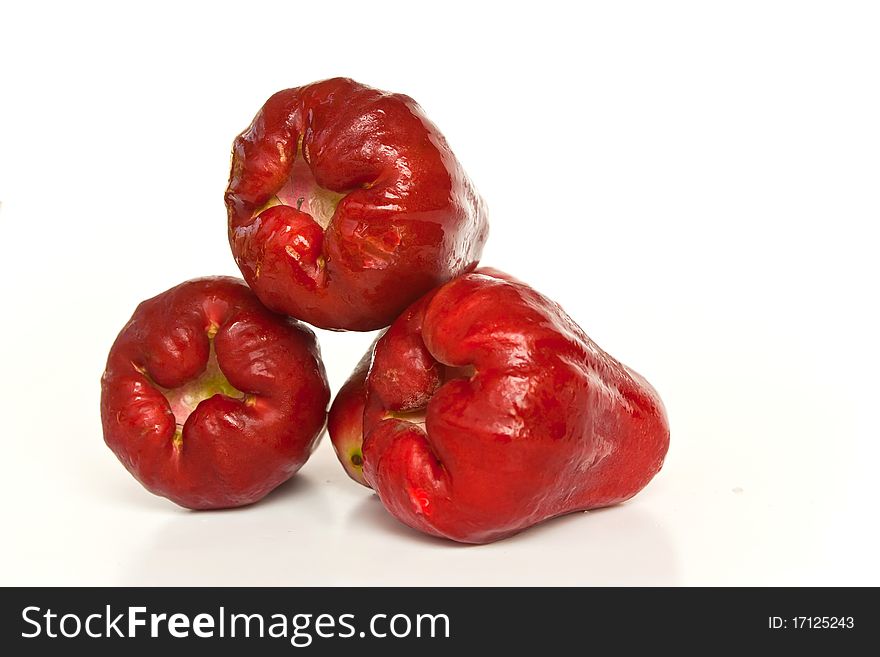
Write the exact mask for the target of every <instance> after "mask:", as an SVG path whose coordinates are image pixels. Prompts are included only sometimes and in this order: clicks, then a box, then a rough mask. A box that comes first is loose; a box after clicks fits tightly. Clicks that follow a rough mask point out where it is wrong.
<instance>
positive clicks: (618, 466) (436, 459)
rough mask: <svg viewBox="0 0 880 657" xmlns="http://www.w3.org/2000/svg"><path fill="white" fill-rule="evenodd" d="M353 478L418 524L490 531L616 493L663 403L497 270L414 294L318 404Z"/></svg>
mask: <svg viewBox="0 0 880 657" xmlns="http://www.w3.org/2000/svg"><path fill="white" fill-rule="evenodd" d="M329 427H330V436H331V439H332V441H333V445H334V447H335V448H336V451H337V454H338V456H339V458H340V460H341V461H342V463H343V465H344V466H345V468H346V470H347V471H348V472H349V474H350V475H351V476H352V477H353V478H354V479H355V480H357V481H359V482H361V483H364V484H366V485H368V486H371V487H372V488H373V489H374V490H375V491H376V492H377V493H378V495H379V498H380V499H381V500H382V503H383V504H384V505H385V507H386V508H387V509H388V511H390V512H391V513H392V514H393V515H394V516H395V517H397V518H398V519H399V520H401V521H402V522H404V523H406V524H407V525H409V526H410V527H414V528H416V529H419V530H421V531H423V532H426V533H428V534H433V535H436V536H443V537H447V538H451V539H453V540H456V541H462V542H466V543H487V542H490V541H494V540H498V539H501V538H504V537H506V536H509V535H511V534H514V533H516V532H518V531H520V530H522V529H525V528H527V527H530V526H531V525H534V524H535V523H538V522H541V521H542V520H545V519H547V518H552V517H553V516H558V515H561V514H564V513H569V512H572V511H580V510H586V509H595V508H597V507H604V506H609V505H612V504H616V503H618V502H622V501H624V500H626V499H628V498H630V497H632V496H633V495H635V494H636V493H638V492H639V491H640V490H641V489H642V488H643V487H644V486H645V485H646V484H647V483H648V482H649V481H650V480H651V478H652V477H653V476H654V475H655V474H656V473H657V472H658V471H659V470H660V467H661V466H662V464H663V459H664V457H665V455H666V451H667V449H668V446H669V427H668V424H667V421H666V414H665V411H664V409H663V404H662V402H661V401H660V398H659V397H658V395H657V393H656V392H655V391H654V389H653V388H652V387H651V386H650V385H649V384H648V382H647V381H645V379H643V378H642V377H641V376H639V375H638V374H636V373H635V372H633V371H632V370H630V369H629V368H628V367H626V366H625V365H623V364H621V363H620V362H618V361H617V360H615V359H614V358H612V357H611V356H609V355H608V354H606V353H605V352H604V351H602V350H601V349H600V348H599V347H598V346H597V345H596V344H595V343H594V342H593V341H592V340H590V338H589V337H587V335H586V334H585V333H584V332H583V331H582V330H581V329H580V327H578V326H577V325H576V324H575V323H574V322H573V321H572V320H571V319H570V318H569V317H568V315H566V314H565V312H563V310H562V309H561V308H560V307H559V306H558V305H557V304H555V303H553V302H552V301H550V300H549V299H547V298H546V297H544V296H542V295H541V294H539V293H538V292H536V291H535V290H533V289H532V288H530V287H528V286H527V285H525V284H523V283H520V282H518V281H516V280H513V279H511V278H510V277H508V276H506V275H505V274H501V273H500V272H496V271H493V270H488V269H482V270H478V271H477V272H474V273H470V274H466V275H464V276H460V277H459V278H456V279H455V280H453V281H451V282H449V283H447V284H445V285H443V286H441V287H440V288H439V289H437V290H434V291H433V292H431V293H429V294H427V295H426V296H425V297H423V298H422V299H420V300H419V301H418V302H416V303H415V304H413V305H412V306H410V307H409V308H408V309H407V310H406V311H405V312H404V313H403V314H402V315H401V316H400V317H399V318H398V319H397V320H396V321H395V322H394V323H393V324H392V325H391V327H390V328H389V329H388V331H387V333H385V335H384V336H382V337H381V338H380V339H379V340H378V341H377V342H376V343H375V345H374V346H373V348H372V349H371V350H370V353H368V355H367V356H366V357H365V358H364V360H363V361H361V364H360V366H359V367H358V368H357V369H356V371H355V373H354V374H353V375H352V377H351V379H349V382H348V383H347V384H346V385H345V386H344V387H343V389H342V390H341V392H340V394H339V396H338V397H337V399H336V400H335V401H334V403H333V406H332V408H331V410H330V420H329Z"/></svg>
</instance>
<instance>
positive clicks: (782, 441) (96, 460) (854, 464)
mask: <svg viewBox="0 0 880 657" xmlns="http://www.w3.org/2000/svg"><path fill="white" fill-rule="evenodd" d="M192 5H193V6H188V5H187V4H185V3H178V2H176V3H171V4H169V5H161V4H159V3H148V4H145V5H142V8H140V9H133V8H131V7H129V6H128V5H126V4H124V3H116V4H109V3H108V4H107V5H103V6H96V5H83V3H65V4H61V3H59V4H57V5H44V4H43V3H38V2H28V3H15V4H13V3H5V4H4V5H3V8H2V9H0V94H2V102H0V201H2V207H0V231H2V233H0V234H2V237H0V240H2V241H0V245H2V255H0V280H2V286H3V287H2V292H3V293H2V307H0V313H2V315H0V318H2V322H0V371H2V377H0V422H2V424H0V441H2V442H0V504H2V515H0V523H2V530H0V535H2V538H0V543H2V544H0V583H2V584H4V585H6V584H217V585H220V584H270V585H272V584H279V585H280V584H292V585H295V584H315V585H318V584H675V585H678V584H697V585H704V584H733V585H739V584H766V585H778V584H822V585H824V584H873V585H878V584H880V567H878V560H877V554H878V552H880V540H878V511H877V502H878V494H877V487H876V482H877V471H878V463H880V448H878V431H877V422H878V420H877V417H878V413H877V408H878V406H877V395H878V384H877V374H876V373H877V370H878V364H880V363H878V360H880V359H878V347H877V341H878V322H877V312H876V310H877V303H878V294H877V283H878V280H880V277H878V273H880V272H878V264H877V248H878V240H877V237H878V233H877V222H878V219H880V189H878V181H880V85H878V73H880V70H878V69H880V39H878V34H880V20H878V18H880V16H878V9H877V6H876V4H872V3H867V2H866V3H856V2H825V3H820V2H767V1H762V2H723V3H718V2H713V3H707V2H670V3H655V2H645V3H636V2H617V3H553V2H547V1H544V2H540V3H533V4H532V3H530V4H521V5H520V4H516V3H498V2H491V3H477V2H472V1H471V2H466V3H461V4H457V3H454V2H449V1H448V0H446V1H444V2H442V3H436V4H435V5H433V6H432V7H430V8H429V7H428V6H427V5H423V3H416V2H403V3H383V2H369V3H365V2H358V3H351V4H341V3H331V2H326V1H325V2H296V3H294V2H286V3H279V4H262V3H257V2H244V3H242V2H237V3H231V4H221V3H210V4H209V3H205V4H204V5H201V6H196V3H192ZM335 75H348V76H351V77H354V78H355V79H358V80H360V81H363V82H365V83H368V84H371V85H373V86H377V87H380V88H384V89H390V90H394V91H401V92H405V93H408V94H409V95H411V96H413V97H414V98H416V99H417V100H418V101H419V102H420V104H421V105H422V106H423V107H424V109H425V110H426V112H427V113H428V115H429V116H430V117H431V118H432V119H433V120H434V121H435V122H436V123H437V124H438V125H439V126H440V128H441V129H442V130H443V131H444V133H445V134H446V136H447V138H448V140H449V142H450V143H451V145H452V147H453V149H454V150H455V152H456V153H457V155H458V156H459V158H460V160H461V161H462V163H463V164H464V166H465V167H466V169H467V170H468V171H469V173H470V174H471V176H472V177H473V179H474V181H475V182H476V183H477V186H478V187H479V189H480V191H481V192H482V194H483V195H484V197H485V198H486V200H487V202H488V204H489V207H490V212H491V238H490V241H489V243H488V245H487V248H486V251H485V256H484V259H483V262H484V263H485V264H487V265H492V266H495V267H498V268H501V269H504V270H507V271H508V272H510V273H512V274H514V275H516V276H517V277H519V278H521V279H523V280H525V281H527V282H529V283H531V284H532V285H533V286H535V287H536V288H537V289H539V290H541V291H542V292H544V293H545V294H547V295H549V296H550V297H552V298H553V299H555V300H557V301H559V302H561V303H562V305H563V306H564V307H565V308H566V309H567V310H568V312H569V313H570V314H571V315H572V316H573V317H574V318H575V320H576V321H578V322H579V323H580V324H581V325H582V326H583V327H584V328H585V330H586V331H587V332H588V333H589V334H590V335H591V336H592V337H593V338H594V339H595V340H596V341H597V342H598V343H599V344H600V345H602V346H603V347H604V348H605V349H606V350H608V351H609V352H610V353H612V354H613V355H615V356H616V357H618V358H619V359H621V360H623V361H624V362H626V363H627V364H629V365H631V366H632V367H634V368H635V369H637V370H639V371H640V372H642V373H643V374H644V375H645V376H646V377H647V378H648V379H649V380H650V381H651V382H652V383H653V384H654V385H655V386H656V387H657V389H658V390H659V391H660V393H661V395H662V397H663V399H664V400H665V402H666V405H667V408H668V412H669V417H670V421H671V427H672V444H671V450H670V452H669V457H668V460H667V464H666V466H665V467H664V469H663V471H662V472H661V473H660V475H659V476H658V477H657V478H656V479H655V480H654V482H653V483H651V485H650V486H649V487H648V488H647V489H645V490H644V491H643V492H642V493H641V494H640V495H639V496H638V497H636V498H634V499H633V500H632V501H630V502H629V503H627V504H625V505H622V506H620V507H617V508H613V509H608V510H603V511H599V512H595V513H588V514H574V515H571V516H568V517H565V518H562V519H558V520H555V521H552V522H548V523H545V524H544V525H542V526H540V527H537V528H534V529H532V530H529V531H526V532H524V533H522V534H520V535H518V536H516V537H514V538H512V539H509V540H506V541H502V542H500V543H497V544H494V545H491V546H486V547H463V546H458V545H455V544H452V543H449V542H446V541H442V540H437V539H431V538H427V537H423V536H421V535H419V534H417V533H415V532H413V531H411V530H409V529H407V528H406V527H404V526H402V525H399V524H398V523H397V522H396V521H395V520H394V519H393V518H391V517H390V516H389V515H388V514H387V513H386V512H385V511H384V510H383V508H382V506H381V504H380V503H379V502H378V500H377V499H376V498H375V497H374V496H372V495H371V493H370V492H369V491H368V490H366V489H363V488H360V487H358V486H357V485H355V484H354V483H351V482H350V481H349V480H348V479H347V478H346V476H345V474H344V473H343V471H342V469H341V468H340V467H339V466H338V464H337V463H336V461H335V457H334V456H333V453H332V450H331V448H330V443H329V441H328V440H326V438H325V440H324V441H323V443H322V444H321V446H320V447H319V449H318V451H317V452H316V453H315V455H314V456H313V458H312V460H311V461H309V463H308V464H307V465H306V466H305V467H304V468H303V470H302V471H301V473H300V474H298V475H297V476H296V477H295V478H294V480H293V481H291V482H290V483H289V484H287V485H285V486H283V487H282V488H280V489H279V490H278V491H277V492H276V493H274V494H272V495H271V496H270V497H268V498H267V499H266V500H264V501H263V502H262V503H260V504H257V505H256V506H253V507H251V508H247V509H241V510H235V511H227V512H211V513H194V512H188V511H185V510H182V509H179V508H177V507H175V506H174V505H173V504H171V503H169V502H167V501H166V500H163V499H160V498H157V497H153V496H151V495H150V494H148V493H147V492H145V491H144V490H143V489H141V487H140V486H139V485H138V484H137V483H136V482H135V481H134V480H133V479H132V478H131V477H130V476H129V475H128V474H127V473H126V472H125V470H124V469H123V468H122V467H121V466H120V465H119V463H118V462H117V461H116V459H115V457H114V456H113V455H112V454H111V452H110V451H109V450H108V449H107V448H106V447H105V445H104V443H103V440H102V437H101V425H100V419H99V405H98V402H99V393H100V390H99V378H100V375H101V372H102V369H103V365H104V359H105V358H106V354H107V351H108V349H109V347H110V345H111V344H112V342H113V339H114V338H115V336H116V333H117V332H118V331H119V329H120V328H121V327H122V325H123V324H124V323H125V321H126V320H127V319H128V317H129V316H130V314H131V312H132V311H133V310H134V307H135V306H136V304H137V303H138V302H139V301H140V300H142V299H144V298H146V297H149V296H152V295H154V294H156V293H158V292H161V291H163V290H165V289H166V288H168V287H170V286H172V285H175V284H177V283H179V282H181V281H183V280H185V279H188V278H191V277H195V276H201V275H206V274H235V273H237V270H236V268H235V264H234V262H233V260H232V258H231V256H230V253H229V248H228V245H227V242H226V228H225V211H224V206H223V190H224V187H225V184H226V178H227V174H228V166H229V149H230V144H231V141H232V139H233V137H234V136H235V135H236V134H237V133H238V132H239V131H240V130H242V129H243V128H244V127H245V126H246V125H247V124H248V122H249V121H250V119H251V118H252V116H253V114H254V113H255V112H256V111H257V109H258V108H259V107H260V105H261V104H262V103H263V101H264V100H265V99H266V98H267V97H268V96H269V95H270V94H271V93H273V92H274V91H276V90H278V89H281V88H285V87H290V86H297V85H300V84H304V83H307V82H310V81H313V80H316V79H321V78H325V77H331V76H335ZM319 337H320V340H321V344H322V348H323V352H324V357H325V361H326V365H327V370H328V373H329V377H330V382H331V386H332V387H333V389H334V391H335V389H336V388H338V386H339V385H340V384H341V383H342V382H343V381H344V379H345V378H346V377H347V375H348V373H349V371H350V369H351V368H352V367H353V366H354V364H355V363H356V361H357V360H358V359H359V357H360V356H361V354H362V352H363V350H364V349H365V348H366V347H367V345H368V344H369V343H370V342H371V340H372V336H371V335H369V334H330V333H327V332H319Z"/></svg>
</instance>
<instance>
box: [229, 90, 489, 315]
mask: <svg viewBox="0 0 880 657" xmlns="http://www.w3.org/2000/svg"><path fill="white" fill-rule="evenodd" d="M226 206H227V210H228V215H229V242H230V245H231V247H232V252H233V255H234V256H235V261H236V262H237V263H238V266H239V268H240V269H241V271H242V274H243V275H244V278H245V280H246V281H247V282H248V285H250V287H251V288H252V289H253V290H254V292H255V293H256V295H257V296H258V297H259V298H260V300H261V301H262V302H263V303H264V304H265V305H266V306H268V307H269V308H271V309H272V310H275V311H277V312H281V313H285V314H287V315H291V316H293V317H297V318H298V319H302V320H304V321H306V322H309V323H310V324H314V325H315V326H320V327H321V328H328V329H346V330H356V331H367V330H372V329H377V328H381V327H383V326H387V325H388V324H390V323H391V322H392V321H393V320H394V318H395V317H397V315H398V314H399V313H400V312H401V311H402V310H403V309H404V308H406V307H407V306H408V305H409V304H410V303H411V302H412V301H414V300H415V299H417V298H418V297H419V296H421V295H422V294H424V293H425V292H427V291H429V290H430V289H432V288H433V287H435V286H437V285H439V284H440V283H442V282H444V281H446V280H449V279H450V278H453V277H454V276H457V275H458V274H460V273H462V272H465V271H468V270H470V269H472V268H473V267H475V266H476V263H477V261H478V260H479V258H480V254H481V252H482V249H483V243H484V242H485V241H486V236H487V232H488V224H487V219H486V210H485V207H484V205H483V202H482V201H481V199H480V197H479V195H478V194H477V192H476V191H475V189H474V186H473V185H472V184H471V182H470V180H469V179H468V177H467V175H466V174H465V172H464V171H463V170H462V168H461V166H460V165H459V163H458V160H456V158H455V155H453V153H452V151H451V150H450V148H449V146H448V144H447V143H446V140H445V139H444V138H443V135H441V134H440V131H439V130H438V129H437V127H436V126H435V125H434V124H433V123H431V122H430V121H429V120H428V118H427V117H426V116H425V114H424V112H422V110H421V108H420V107H419V106H418V105H417V104H416V103H415V101H413V100H412V99H411V98H409V97H407V96H403V95H400V94H392V93H387V92H384V91H379V90H377V89H372V88H370V87H366V86H364V85H361V84H358V83H357V82H354V81H352V80H348V79H344V78H335V79H332V80H325V81H323V82H316V83H314V84H309V85H306V86H303V87H297V88H295V89H287V90H284V91H279V92H278V93H276V94H275V95H274V96H272V97H271V98H269V100H267V101H266V104H265V105H264V106H263V107H262V109H261V110H260V111H259V112H258V113H257V115H256V117H255V118H254V120H253V123H251V125H250V127H249V128H248V129H247V130H245V131H244V132H243V133H242V134H241V135H239V136H238V138H237V139H236V140H235V144H234V146H233V153H232V172H231V175H230V179H229V188H228V189H227V191H226Z"/></svg>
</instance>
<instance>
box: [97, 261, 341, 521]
mask: <svg viewBox="0 0 880 657" xmlns="http://www.w3.org/2000/svg"><path fill="white" fill-rule="evenodd" d="M101 391H102V394H101V418H102V421H103V425H104V440H105V441H106V443H107V445H108V446H109V447H110V449H112V450H113V452H114V453H115V454H116V456H117V457H118V458H119V460H120V461H122V464H123V465H124V466H125V467H126V468H127V469H128V471H129V472H131V474H132V475H134V477H135V478H136V479H137V480H138V481H140V482H141V483H142V484H143V485H144V486H145V487H146V488H147V489H148V490H149V491H151V492H153V493H155V494H157V495H162V496H164V497H167V498H168V499H170V500H172V501H174V502H176V503H177V504H180V505H181V506H185V507H188V508H191V509H220V508H226V507H235V506H241V505H244V504H251V503H252V502H256V501H257V500H259V499H261V498H262V497H263V496H264V495H266V494H267V493H268V492H269V491H271V490H272V489H273V488H275V487H276V486H278V485H279V484H281V483H283V482H284V481H286V480H287V479H289V478H290V477H291V476H292V475H293V474H294V473H295V472H296V471H297V470H299V468H300V467H301V466H302V465H303V463H305V462H306V459H308V457H309V454H310V453H311V451H312V449H313V448H314V446H315V444H316V443H317V440H318V438H319V436H320V434H321V431H322V430H323V427H324V420H325V412H326V408H327V402H328V400H329V389H328V387H327V379H326V376H325V373H324V366H323V364H322V362H321V358H320V354H319V351H318V345H317V343H316V341H315V336H314V335H313V334H312V332H311V331H310V330H309V329H307V328H305V327H304V326H303V325H302V324H300V323H299V322H297V321H295V320H292V319H288V318H285V317H282V316H280V315H276V314H274V313H272V312H270V311H269V310H267V309H266V308H265V307H263V305H262V304H260V302H259V301H258V300H257V298H256V297H255V296H254V294H253V293H252V292H251V291H250V290H249V289H248V288H247V286H246V285H245V284H244V283H243V282H242V281H240V280H238V279H234V278H225V277H216V278H202V279H196V280H192V281H188V282H186V283H182V284H181V285H178V286H177V287H174V288H171V289H170V290H168V291H167V292H163V293H162V294H160V295H158V296H156V297H153V298H152V299H149V300H147V301H144V302H143V303H141V304H140V305H139V306H138V308H137V310H135V313H134V315H133V316H132V318H131V320H129V322H128V324H126V325H125V328H123V329H122V332H121V333H120V334H119V337H117V338H116V342H115V343H114V344H113V347H112V349H111V350H110V356H109V357H108V359H107V369H106V371H105V372H104V376H103V378H102V379H101Z"/></svg>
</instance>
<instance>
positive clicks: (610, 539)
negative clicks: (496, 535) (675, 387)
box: [348, 494, 680, 586]
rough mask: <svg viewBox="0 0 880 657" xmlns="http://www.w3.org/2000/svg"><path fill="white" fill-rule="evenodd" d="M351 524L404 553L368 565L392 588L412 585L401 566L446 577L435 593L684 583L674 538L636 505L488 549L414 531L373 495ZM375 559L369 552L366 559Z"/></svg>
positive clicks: (544, 526)
mask: <svg viewBox="0 0 880 657" xmlns="http://www.w3.org/2000/svg"><path fill="white" fill-rule="evenodd" d="M348 521H349V524H350V525H351V526H352V529H353V530H355V531H357V533H364V532H366V531H367V529H371V530H372V531H373V532H381V533H383V534H384V535H385V536H386V543H387V542H388V538H390V539H391V540H392V542H393V543H396V544H397V545H399V546H400V549H399V550H397V551H396V553H397V554H400V555H401V558H400V559H399V560H396V561H389V560H383V559H377V558H374V559H370V569H371V573H372V579H373V580H375V581H385V582H388V583H389V584H406V583H407V582H406V581H405V580H404V579H402V578H401V562H404V563H410V564H411V565H412V569H413V570H414V571H415V572H420V571H422V570H423V569H424V568H426V567H432V568H433V569H437V570H439V571H441V572H445V573H446V577H444V579H443V581H441V582H433V583H434V584H435V585H436V584H438V583H439V584H440V585H450V586H469V585H477V586H509V585H524V586H544V585H549V586H567V585H572V586H632V585H638V586H654V585H667V586H668V585H675V584H676V583H677V582H679V581H680V574H679V564H678V558H677V556H676V551H675V549H674V546H673V542H672V540H671V537H670V536H669V535H668V533H667V531H666V529H665V528H664V527H663V525H662V523H661V522H659V521H658V520H657V519H656V518H655V517H654V516H653V515H652V513H651V512H650V510H649V509H648V508H647V507H646V506H645V505H642V504H640V503H639V502H638V500H632V501H630V502H627V503H625V504H619V505H617V506H612V507H607V508H603V509H596V510H593V511H588V512H583V511H581V512H574V513H568V514H565V515H561V516H557V517H555V518H551V519H549V520H546V521H544V522H542V523H539V524H538V525H535V526H533V527H531V528H529V529H525V530H523V531H521V532H519V533H518V534H515V535H513V536H510V537H508V538H506V539H503V540H501V541H497V542H495V543H490V544H487V545H471V544H464V543H456V542H454V541H451V540H447V539H443V538H437V537H433V536H428V535H425V534H422V533H421V532H418V531H416V530H414V529H411V528H410V527H408V526H406V525H404V524H403V523H401V522H399V521H398V520H397V519H395V518H394V517H393V516H391V514H390V513H388V512H387V511H386V510H385V508H384V507H383V506H382V503H381V501H379V498H378V496H376V495H375V494H373V495H370V496H369V497H368V498H366V499H364V500H362V501H361V502H360V504H358V505H357V507H356V508H355V509H354V511H353V512H352V513H351V514H350V516H349V518H348ZM368 526H369V527H368ZM392 548H393V546H392ZM386 550H388V548H387V547H386ZM372 551H373V550H372V549H371V546H370V545H369V544H367V545H364V550H363V552H362V554H363V555H364V556H367V555H369V554H370V553H371V552H372ZM377 556H378V551H377ZM397 580H400V581H397ZM412 583H414V584H416V583H418V582H417V581H413V582H412Z"/></svg>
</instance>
